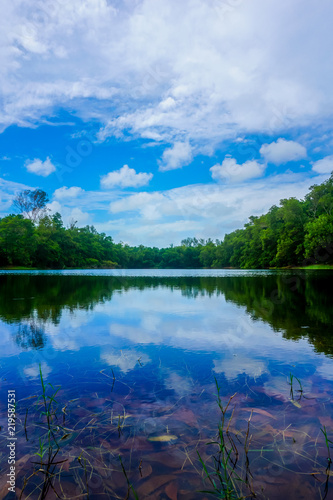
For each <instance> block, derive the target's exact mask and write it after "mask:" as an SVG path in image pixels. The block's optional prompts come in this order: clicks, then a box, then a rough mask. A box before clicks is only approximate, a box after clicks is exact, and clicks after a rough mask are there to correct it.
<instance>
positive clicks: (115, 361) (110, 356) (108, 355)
mask: <svg viewBox="0 0 333 500" xmlns="http://www.w3.org/2000/svg"><path fill="white" fill-rule="evenodd" d="M101 360H102V361H104V362H105V363H107V364H108V365H109V366H117V367H118V368H119V369H120V370H121V371H122V372H123V373H128V372H129V371H132V370H134V368H140V365H146V364H147V363H150V361H151V360H150V358H149V356H148V355H147V354H145V353H140V352H139V351H136V350H135V349H133V350H129V349H127V350H126V349H122V350H116V349H109V350H107V351H105V352H102V353H101Z"/></svg>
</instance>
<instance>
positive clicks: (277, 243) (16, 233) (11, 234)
mask: <svg viewBox="0 0 333 500" xmlns="http://www.w3.org/2000/svg"><path fill="white" fill-rule="evenodd" d="M47 200H48V197H47V194H46V193H45V192H44V191H41V190H35V191H23V192H22V193H21V194H19V195H18V196H17V197H16V199H15V201H14V204H15V206H16V207H17V208H19V209H20V210H21V212H22V214H20V215H8V216H7V217H4V218H3V219H0V265H1V266H3V267H5V266H32V267H37V268H56V269H63V268H74V267H78V268H84V267H88V268H117V267H121V268H131V269H145V268H164V269H171V268H176V269H191V268H200V267H205V268H223V267H234V268H244V269H253V268H269V267H288V266H305V265H309V264H310V265H313V264H318V263H319V264H330V263H333V175H331V177H330V178H329V179H328V180H327V181H325V182H324V183H322V184H320V185H319V186H318V185H314V186H312V187H311V188H310V192H309V193H308V194H307V195H306V196H305V199H304V200H297V199H296V198H289V199H283V200H281V201H280V206H275V205H274V206H272V207H271V208H270V210H269V211H268V212H267V213H266V214H263V215H261V216H251V217H249V222H248V223H247V224H245V227H244V228H243V229H236V230H235V231H233V232H232V233H230V234H227V235H225V237H224V240H223V241H219V240H215V241H212V240H211V239H208V240H206V241H205V240H203V239H197V238H186V239H184V240H182V242H181V245H179V246H174V245H170V247H168V248H161V249H159V248H156V247H153V248H151V247H146V246H144V245H139V246H136V247H130V246H129V245H126V244H123V243H114V241H113V239H112V237H111V236H107V235H106V234H105V233H100V234H99V233H98V232H97V231H96V229H95V228H94V227H93V226H86V227H83V228H78V227H76V225H75V224H71V225H70V226H69V227H67V228H65V227H64V225H63V222H62V219H61V215H60V214H59V213H56V214H54V215H52V216H50V215H47V213H46V208H45V207H46V203H47Z"/></svg>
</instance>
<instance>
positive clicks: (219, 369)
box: [0, 270, 333, 498]
mask: <svg viewBox="0 0 333 500" xmlns="http://www.w3.org/2000/svg"><path fill="white" fill-rule="evenodd" d="M332 276H333V274H331V273H326V272H325V273H321V272H306V273H303V272H298V273H297V274H296V275H295V271H293V272H287V271H286V272H252V271H249V272H244V271H240V272H237V271H202V270H201V271H198V272H197V271H192V270H191V271H184V272H182V271H176V272H175V271H166V272H164V271H156V270H153V271H134V272H131V271H127V272H124V271H121V272H120V271H118V272H115V271H111V272H110V271H93V272H91V271H81V272H80V271H78V272H56V273H54V272H49V273H31V272H29V273H2V274H1V275H0V287H1V288H0V294H1V305H0V320H1V322H0V332H1V338H0V353H1V354H0V356H1V366H2V384H1V393H2V395H4V394H5V393H6V391H7V389H8V388H15V389H16V391H17V398H18V399H19V398H23V397H26V396H28V395H31V394H32V393H33V392H34V391H37V389H38V386H39V381H38V376H39V373H38V367H39V363H41V366H42V370H43V374H44V377H45V378H46V379H47V380H49V381H52V383H56V384H61V386H62V393H61V394H62V397H64V398H65V399H66V400H69V399H71V398H73V399H74V398H80V400H81V407H84V408H89V407H90V408H92V410H91V411H95V412H96V411H100V412H102V410H103V408H106V407H107V408H109V409H110V408H111V411H114V413H115V414H116V413H117V412H118V413H119V412H120V411H123V408H125V411H126V412H127V413H129V414H130V415H131V417H129V422H130V424H131V425H129V430H128V432H129V435H131V436H132V438H133V439H134V437H135V445H133V446H134V450H136V453H137V454H138V457H139V456H140V457H141V459H142V458H144V460H145V461H146V463H147V464H148V463H149V464H151V463H155V465H156V467H155V466H154V467H153V472H154V473H155V475H156V473H157V474H159V475H163V474H164V475H165V474H166V473H168V474H169V473H170V470H168V471H164V470H163V466H162V465H161V463H160V462H158V459H156V460H155V462H154V459H153V458H152V457H153V456H155V458H156V456H158V453H161V452H162V451H163V453H167V454H169V455H170V456H169V459H168V460H167V461H166V462H165V457H164V463H169V465H170V464H171V468H173V469H172V470H173V471H174V470H176V469H177V467H178V469H179V468H180V467H181V466H182V464H183V463H184V460H185V462H186V454H185V455H184V453H185V451H184V450H185V449H190V450H191V453H192V454H193V453H194V455H195V447H196V446H197V443H198V442H201V441H200V440H201V439H204V438H207V439H209V437H211V436H212V435H214V432H216V429H217V422H218V419H219V413H218V409H217V407H216V402H215V393H216V389H215V387H214V376H215V377H216V378H217V380H218V382H219V384H220V385H221V392H222V395H223V397H227V396H230V395H231V394H233V393H235V392H237V396H236V398H235V403H236V408H237V411H236V414H237V415H238V417H237V418H238V420H237V424H235V425H236V427H237V426H239V427H241V426H242V425H244V422H246V419H248V417H249V411H250V410H251V409H252V408H255V409H256V410H255V412H254V415H253V426H254V428H253V433H254V436H255V438H254V440H255V441H257V443H256V445H255V447H256V448H257V446H259V445H260V446H265V444H267V445H268V444H269V445H272V443H273V444H274V442H275V443H276V442H277V441H279V439H282V441H283V440H285V439H286V436H284V435H283V434H281V433H282V432H283V430H285V429H287V428H288V431H285V432H286V433H287V435H288V436H289V438H290V439H291V437H292V439H293V440H295V442H296V441H297V444H296V445H294V446H300V449H302V453H303V452H304V453H305V450H306V449H307V448H308V449H309V450H310V449H311V446H312V447H313V446H314V445H313V442H314V440H315V437H316V436H317V435H318V433H320V427H321V426H322V425H326V426H327V427H328V428H329V427H330V426H331V424H332V420H331V417H330V415H331V413H332V412H331V395H332V388H333V385H332V381H333V360H332V355H333V341H332V330H333V327H332V324H333V321H332V319H333V318H332V316H333V312H332V307H331V304H332V291H331V282H332ZM112 370H113V373H114V375H115V379H116V382H115V385H114V387H113V388H112V398H111V399H110V386H111V383H112V380H113V375H112ZM290 373H292V374H294V375H295V376H297V377H298V378H299V379H300V380H301V383H302V386H303V390H304V394H305V395H306V396H307V398H309V399H303V400H302V401H300V404H299V406H301V408H299V407H298V406H296V405H294V404H291V402H290V399H291V398H290V386H289V385H288V382H287V380H288V376H289V375H290ZM4 379H6V380H4ZM311 398H313V399H311ZM2 400H3V401H5V399H4V397H3V398H2ZM117 405H118V407H117ZM171 409H172V410H171ZM82 411H83V410H80V411H79V410H78V409H77V408H76V409H75V410H74V408H73V410H72V418H74V415H76V416H79V415H80V417H82ZM265 412H268V413H267V415H265ZM208 416H209V418H207V417H208ZM289 425H291V427H290V428H289V427H288V426H289ZM331 429H333V426H331ZM305 430H306V434H307V435H308V436H309V438H305V434H304V433H305ZM165 432H170V433H171V434H172V435H175V436H177V439H178V442H177V443H175V444H170V443H168V444H167V445H165V446H164V448H163V447H162V448H163V449H162V448H161V444H158V445H152V443H151V442H149V437H151V436H156V435H158V434H161V433H162V434H163V433H165ZM288 432H289V434H288ZM290 433H291V434H290ZM302 433H303V434H302ZM98 435H101V433H100V432H99V434H98ZM296 435H297V439H296V438H295V436H296ZM96 436H97V434H96ZM96 436H95V438H96V439H97V437H96ZM256 436H258V437H256ZM272 436H273V438H272ZM288 436H287V437H288ZM126 442H127V441H126V440H125V441H124V442H123V448H122V452H124V449H125V448H126V446H125V443H126ZM133 442H134V441H133ZM283 442H284V443H285V441H283ZM132 444H133V443H132ZM272 446H273V445H272ZM290 446H291V445H290ZM124 447H125V448H124ZM273 447H274V446H273ZM132 449H133V447H132ZM172 450H173V451H172ZM180 450H181V451H180ZM288 450H289V449H288ZM288 450H285V452H286V453H287V452H288ZM289 453H290V450H289ZM321 453H324V449H322V450H321ZM310 454H311V453H310ZM194 455H193V456H194ZM135 456H136V455H135ZM165 456H166V455H165ZM148 457H149V458H148ZM279 459H280V460H281V457H280V458H279ZM193 460H194V458H193ZM258 460H259V461H260V460H262V458H260V457H258V456H257V457H255V458H254V461H258ZM269 460H272V457H271V456H270V457H269ZM255 463H256V462H255ZM169 465H168V466H167V467H169ZM257 466H258V467H257V469H256V478H255V480H256V481H258V484H259V482H260V481H261V482H262V483H264V485H265V488H266V492H269V493H270V497H271V498H275V496H274V489H273V490H271V489H270V488H273V486H274V487H276V484H277V482H279V481H280V483H279V484H280V491H281V488H282V489H283V488H284V487H285V488H286V493H285V495H286V496H285V498H289V497H290V498H296V497H295V496H289V497H288V495H290V494H291V493H290V492H289V493H288V491H289V490H288V487H287V486H288V481H290V477H289V472H288V471H287V470H285V469H281V470H280V471H279V474H277V473H276V474H274V470H273V469H272V467H273V466H272V462H271V461H267V460H266V459H264V460H263V463H260V464H259V463H257ZM147 467H148V466H147ZM184 467H185V469H184V475H183V476H182V481H183V483H181V481H180V480H179V481H180V482H179V484H178V483H177V481H178V480H177V481H176V479H175V478H174V477H173V476H172V480H171V479H170V481H171V483H172V482H175V481H176V483H177V490H178V492H180V491H183V493H182V494H180V493H178V495H180V496H179V498H202V496H200V494H199V495H198V496H197V497H196V496H195V494H194V493H193V488H192V496H191V494H190V493H189V491H188V490H189V487H188V485H187V486H186V479H184V478H186V477H187V476H186V474H190V475H191V476H188V477H191V478H192V474H193V470H190V469H191V464H190V462H189V461H187V462H186V464H185V466H184ZM292 467H296V469H297V467H304V464H301V465H300V464H296V463H295V461H294V459H293V460H292ZM292 467H291V468H292ZM178 469H177V470H178ZM258 471H259V472H258ZM162 473H163V474H162ZM158 477H159V476H158ZM281 477H282V478H283V479H281ZM277 478H279V481H278V479H277ZM297 478H298V479H297ZM187 480H189V479H187ZM191 481H192V482H193V481H194V482H193V484H196V481H197V479H195V480H194V479H193V478H192V479H191ZM200 482H201V479H200V477H198V483H197V486H198V488H200V484H201V483H200ZM293 482H294V484H295V488H296V489H295V490H294V491H293V495H295V491H296V490H297V495H298V496H297V498H303V497H304V498H306V495H308V494H309V492H310V493H311V494H314V491H316V490H315V488H316V487H317V486H316V485H315V484H314V480H313V478H307V480H306V481H305V480H304V478H301V476H299V477H298V476H296V479H295V478H294V477H293ZM137 483H138V488H139V489H140V488H141V489H142V494H143V495H144V496H143V497H148V496H149V494H154V495H155V498H164V497H163V496H161V497H160V496H158V495H159V493H158V491H159V490H158V488H157V489H155V490H152V491H150V490H149V484H150V485H151V481H150V482H149V481H148V479H147V480H146V481H145V482H142V479H141V483H142V484H141V483H140V478H138V479H137ZM171 483H170V484H171ZM201 486H202V484H201ZM150 488H153V487H152V486H150ZM161 488H162V486H161ZM175 488H176V486H175ZM169 489H170V488H169ZM162 490H163V488H162ZM162 490H161V491H162ZM170 491H171V490H170ZM185 492H187V493H185ZM280 494H281V493H280ZM161 495H162V493H161ZM182 495H183V496H182ZM186 495H187V496H186ZM166 498H168V497H166ZM170 498H171V497H170ZM276 498H279V497H278V496H276ZM318 498H319V497H318Z"/></svg>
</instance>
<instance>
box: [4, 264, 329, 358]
mask: <svg viewBox="0 0 333 500" xmlns="http://www.w3.org/2000/svg"><path fill="white" fill-rule="evenodd" d="M332 276H333V274H330V273H321V272H307V273H305V274H304V273H303V274H296V275H295V273H294V272H291V273H286V272H281V273H279V272H277V273H269V274H267V275H265V274H261V275H248V276H246V275H241V276H239V275H236V276H226V277H191V276H183V277H177V278H173V277H138V276H130V277H126V276H122V277H121V278H118V277H115V276H79V275H75V276H62V275H47V276H43V275H27V274H25V275H1V276H0V299H1V300H0V318H1V320H2V321H3V322H5V323H8V324H18V327H17V329H16V331H15V333H14V334H13V336H14V340H15V342H16V343H17V345H18V346H20V347H21V348H23V349H28V348H32V349H38V348H43V347H44V346H45V343H46V338H45V329H47V328H46V326H47V325H50V323H51V324H53V325H54V326H56V325H60V323H61V319H62V318H64V319H66V321H67V323H68V321H70V322H71V324H72V326H73V322H75V320H74V315H76V322H77V321H80V319H81V321H82V318H83V317H84V315H82V312H84V311H86V312H89V311H91V312H93V311H95V312H96V313H97V312H99V313H105V314H107V315H109V316H110V314H111V316H112V315H114V316H115V317H117V311H115V310H113V308H112V302H116V303H117V308H118V307H119V306H120V307H121V308H122V309H124V310H125V309H126V310H130V309H131V307H128V301H127V297H129V296H130V295H131V293H129V292H132V293H133V292H134V291H138V290H139V291H142V292H145V294H146V297H145V299H144V300H141V299H140V296H139V295H138V294H137V293H136V294H135V295H132V296H133V299H132V298H131V299H130V300H131V301H132V302H131V306H133V309H134V310H135V309H137V310H138V309H139V308H140V307H141V306H142V307H143V310H144V311H145V314H144V316H143V317H142V318H141V323H142V324H141V326H140V329H139V330H138V326H137V324H135V322H134V324H133V322H131V323H130V324H129V323H128V322H126V321H124V320H123V319H122V320H121V321H120V322H119V323H115V322H114V323H113V326H112V334H113V335H116V336H120V337H121V336H123V335H124V333H125V330H126V336H127V338H128V339H130V340H132V341H135V340H138V337H137V336H138V335H139V334H140V337H139V341H140V342H144V343H149V342H153V343H154V342H156V341H157V338H156V336H155V333H156V328H157V325H158V324H160V322H161V315H163V314H165V313H167V312H170V311H171V310H172V314H173V316H175V315H177V314H178V315H179V316H182V315H183V313H184V315H185V316H187V318H188V325H187V327H186V329H185V328H184V330H187V331H188V332H189V331H191V335H192V334H193V333H195V330H196V328H195V325H194V324H193V322H192V324H191V317H193V315H195V308H196V306H197V305H199V304H200V303H201V301H202V299H203V298H204V297H209V298H211V299H213V301H214V306H215V305H217V306H218V307H222V305H223V301H225V302H228V303H232V304H235V305H237V306H240V307H241V308H242V309H243V310H244V311H245V312H246V315H247V316H248V317H249V318H251V321H252V322H255V321H257V320H261V321H264V322H265V323H267V324H269V325H270V327H271V328H272V329H273V331H277V332H282V334H283V337H284V338H286V339H290V340H294V341H298V340H300V339H304V338H307V339H308V341H309V342H310V343H311V344H312V345H313V346H314V347H315V349H316V351H318V352H323V353H325V354H329V355H332V354H333V346H332V341H331V337H332V325H333V308H332V287H331V282H332ZM152 291H156V292H157V291H158V293H156V294H155V293H154V294H152V293H151V292H152ZM168 292H169V293H168ZM170 292H174V293H173V296H172V295H170ZM120 293H122V294H126V299H125V300H123V301H119V300H116V301H114V299H113V297H114V294H117V295H119V294H120ZM179 295H181V297H183V298H186V299H194V302H189V303H188V304H185V303H184V302H182V301H181V299H180V298H179ZM221 296H222V298H223V301H221V300H220V301H217V300H216V299H217V298H218V297H221ZM148 298H149V301H148ZM159 299H160V300H159ZM139 302H140V306H139V305H138V303H139ZM144 302H145V304H144ZM195 302H197V303H198V304H195ZM189 304H191V305H189ZM103 306H104V308H103ZM110 307H111V310H112V312H111V313H110ZM191 308H192V311H190V309H191ZM199 309H200V305H199ZM210 309H211V311H210V314H211V315H212V316H211V320H213V317H216V310H215V309H214V307H210ZM154 310H155V314H154V313H153V311H154ZM123 312H124V311H123ZM236 316H237V315H236V314H235V317H236ZM164 319H166V321H167V322H168V321H169V323H170V317H169V318H164ZM207 321H208V322H209V317H208V318H206V322H207ZM22 322H23V323H22ZM226 323H228V321H226ZM226 323H225V324H224V327H226V326H227V324H226ZM229 323H230V322H229ZM63 326H64V325H63ZM67 326H68V324H67ZM67 326H65V328H67ZM169 327H170V328H171V327H172V328H174V325H171V324H169ZM164 328H165V327H164ZM225 329H226V328H224V330H225ZM213 331H214V328H213ZM170 333H171V331H170ZM211 333H213V332H210V331H207V332H206V335H207V336H208V337H211V335H210V334H211ZM230 333H231V337H232V336H233V333H232V332H230ZM183 334H184V336H185V337H186V336H187V333H186V331H184V332H183ZM152 335H153V337H152ZM228 335H229V334H228V332H225V331H224V337H225V339H227V337H228ZM162 340H163V339H161V341H162ZM234 340H235V339H234ZM208 341H209V339H208Z"/></svg>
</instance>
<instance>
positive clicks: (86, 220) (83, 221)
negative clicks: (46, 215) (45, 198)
mask: <svg viewBox="0 0 333 500" xmlns="http://www.w3.org/2000/svg"><path fill="white" fill-rule="evenodd" d="M47 208H48V209H49V210H50V211H51V213H56V212H58V213H60V215H61V217H62V220H63V222H64V224H65V225H67V226H68V225H70V224H73V223H75V224H76V225H77V226H85V225H87V224H90V223H91V222H92V215H91V214H90V213H88V212H84V211H83V210H81V208H79V207H74V208H71V207H68V206H66V205H65V204H64V203H63V204H61V203H59V201H57V200H54V201H52V202H51V203H48V204H47Z"/></svg>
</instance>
